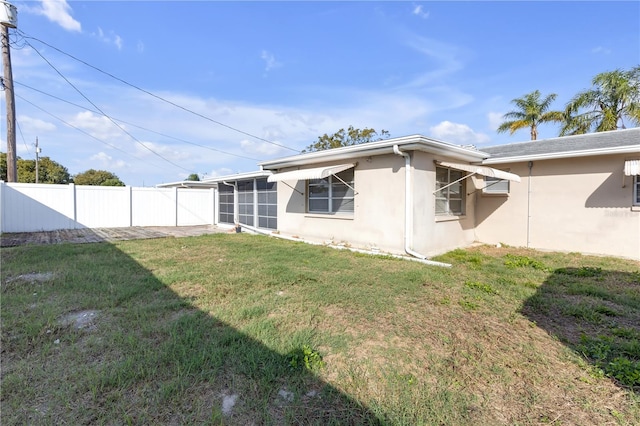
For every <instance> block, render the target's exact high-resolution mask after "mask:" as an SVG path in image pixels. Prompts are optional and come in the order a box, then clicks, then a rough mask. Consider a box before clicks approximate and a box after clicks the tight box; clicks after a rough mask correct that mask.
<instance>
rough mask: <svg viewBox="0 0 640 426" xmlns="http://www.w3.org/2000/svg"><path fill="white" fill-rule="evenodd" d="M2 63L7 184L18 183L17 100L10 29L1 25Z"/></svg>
mask: <svg viewBox="0 0 640 426" xmlns="http://www.w3.org/2000/svg"><path fill="white" fill-rule="evenodd" d="M0 30H1V32H0V38H1V39H2V40H1V43H2V62H3V64H4V80H3V83H4V94H5V98H6V102H7V182H17V181H18V168H17V164H16V109H15V105H16V98H15V95H14V93H13V71H12V70H11V50H10V49H9V28H8V27H7V26H6V25H0Z"/></svg>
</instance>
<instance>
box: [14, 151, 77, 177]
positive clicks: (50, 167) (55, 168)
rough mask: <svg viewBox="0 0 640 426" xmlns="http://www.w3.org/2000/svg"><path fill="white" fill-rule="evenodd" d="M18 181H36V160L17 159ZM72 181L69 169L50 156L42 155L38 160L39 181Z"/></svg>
mask: <svg viewBox="0 0 640 426" xmlns="http://www.w3.org/2000/svg"><path fill="white" fill-rule="evenodd" d="M16 166H17V168H18V182H22V183H35V182H36V160H23V159H21V158H18V159H17V160H16ZM69 182H71V175H69V170H67V168H66V167H64V166H63V165H62V164H60V163H57V162H55V161H53V160H52V159H51V158H49V157H40V160H39V161H38V183H50V184H67V183H69Z"/></svg>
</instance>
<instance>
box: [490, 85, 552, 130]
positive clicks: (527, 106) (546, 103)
mask: <svg viewBox="0 0 640 426" xmlns="http://www.w3.org/2000/svg"><path fill="white" fill-rule="evenodd" d="M557 96H558V95H556V94H555V93H551V94H550V95H547V96H546V97H545V98H544V99H540V91H539V90H536V91H533V92H531V93H528V94H526V95H524V96H523V97H521V98H516V99H513V100H512V101H511V103H512V104H514V105H516V106H517V107H518V109H517V110H515V111H509V112H508V113H506V114H505V115H503V116H502V118H503V119H505V120H507V121H505V122H504V123H502V124H501V125H500V127H498V133H504V132H506V131H507V130H508V131H509V133H510V134H514V133H515V132H516V131H518V130H520V129H525V128H529V129H531V140H532V141H535V140H536V139H538V125H539V124H542V123H550V122H558V123H561V122H563V121H564V115H563V113H562V112H560V111H548V110H549V107H550V106H551V103H552V102H553V101H554V100H555V99H556V97H557Z"/></svg>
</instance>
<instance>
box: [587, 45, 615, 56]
mask: <svg viewBox="0 0 640 426" xmlns="http://www.w3.org/2000/svg"><path fill="white" fill-rule="evenodd" d="M591 53H595V54H602V55H608V54H610V53H611V49H607V48H606V47H602V46H598V47H594V48H593V49H591Z"/></svg>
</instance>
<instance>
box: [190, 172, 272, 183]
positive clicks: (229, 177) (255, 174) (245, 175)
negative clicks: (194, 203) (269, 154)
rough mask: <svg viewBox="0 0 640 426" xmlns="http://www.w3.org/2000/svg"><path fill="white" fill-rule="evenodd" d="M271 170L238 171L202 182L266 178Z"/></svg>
mask: <svg viewBox="0 0 640 426" xmlns="http://www.w3.org/2000/svg"><path fill="white" fill-rule="evenodd" d="M271 174H272V173H271V172H270V171H269V170H257V171H254V172H246V173H236V174H235V175H226V176H218V177H214V178H209V179H207V180H204V181H202V182H215V183H219V182H222V181H237V180H248V179H255V178H264V177H269V176H271Z"/></svg>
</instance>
